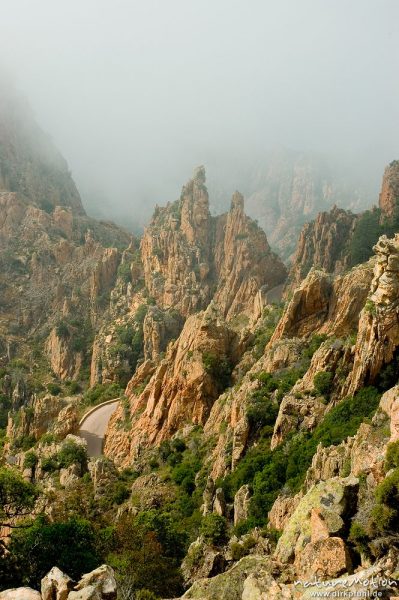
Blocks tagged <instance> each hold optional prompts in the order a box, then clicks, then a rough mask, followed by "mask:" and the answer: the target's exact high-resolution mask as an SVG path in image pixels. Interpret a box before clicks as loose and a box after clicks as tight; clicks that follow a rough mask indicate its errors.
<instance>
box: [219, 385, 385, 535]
mask: <svg viewBox="0 0 399 600" xmlns="http://www.w3.org/2000/svg"><path fill="white" fill-rule="evenodd" d="M379 399H380V393H379V392H378V390H377V389H376V388H373V387H369V388H364V389H362V390H361V391H360V392H358V393H357V394H356V395H355V396H353V397H352V396H351V397H349V398H346V399H345V400H343V401H342V402H340V403H339V404H338V405H337V406H336V407H334V408H332V409H331V410H330V411H329V412H328V413H327V414H326V416H325V417H324V419H323V420H322V422H321V423H320V424H319V425H318V426H317V427H316V429H315V430H314V431H313V432H304V433H301V434H297V435H291V436H289V438H288V439H286V441H285V442H284V443H282V444H281V445H280V446H278V447H277V448H276V449H275V450H270V430H266V435H264V434H263V435H261V438H260V440H259V442H258V444H257V445H256V446H254V447H252V448H251V449H250V450H249V451H248V452H247V454H246V455H245V457H244V458H243V459H242V460H241V461H240V463H239V464H238V465H237V467H236V469H235V471H234V472H233V473H231V474H230V475H228V476H227V477H226V478H225V479H224V480H223V481H221V482H220V485H222V487H223V489H224V490H225V494H226V496H227V497H228V498H229V499H232V498H233V496H234V494H235V493H236V492H237V490H238V489H239V488H240V487H241V486H242V485H244V484H249V485H250V487H251V489H252V491H253V496H252V499H251V506H250V519H249V522H248V524H247V526H248V528H250V527H252V526H254V525H263V524H265V522H266V519H267V513H268V511H269V510H270V509H271V507H272V505H273V502H274V500H275V499H276V497H277V495H278V493H279V492H281V490H282V489H283V488H284V489H285V490H286V491H287V492H288V491H290V492H291V493H295V492H297V491H298V490H299V489H300V487H301V485H302V483H303V481H304V478H305V475H306V471H307V469H308V468H309V466H310V464H311V461H312V457H313V455H314V453H315V451H316V448H317V446H318V444H319V443H321V444H322V445H323V446H330V445H337V444H339V443H341V442H342V441H343V440H344V439H345V438H346V437H347V436H349V435H354V434H355V433H356V431H357V429H358V428H359V425H360V423H361V422H362V421H363V420H364V419H365V418H367V417H370V416H372V415H373V413H374V412H375V410H376V408H377V406H378V402H379Z"/></svg>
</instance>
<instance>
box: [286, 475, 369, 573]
mask: <svg viewBox="0 0 399 600" xmlns="http://www.w3.org/2000/svg"><path fill="white" fill-rule="evenodd" d="M358 485H359V480H358V479H357V478H355V477H346V478H344V479H343V478H339V477H334V478H332V479H329V480H328V481H321V482H320V483H318V484H317V485H314V486H313V487H312V488H311V489H310V490H309V491H308V493H307V494H306V495H305V496H304V497H303V498H302V499H301V500H300V502H299V504H298V506H297V508H296V509H295V511H294V513H293V515H292V517H291V518H290V519H289V521H288V522H287V523H286V526H285V528H284V532H283V534H282V536H281V538H280V539H279V541H278V544H277V548H276V553H275V555H276V558H277V560H279V561H281V562H283V563H287V562H291V561H293V560H294V558H295V557H296V556H297V555H298V554H300V553H301V552H302V551H303V549H304V547H305V546H306V545H307V544H308V543H309V542H310V541H311V538H312V519H311V515H312V510H313V509H316V510H317V511H318V512H317V516H318V517H320V519H322V520H323V521H324V523H323V529H324V527H325V529H324V533H323V535H327V532H328V535H330V536H335V535H339V533H340V531H341V530H342V527H343V524H344V521H343V519H344V518H345V519H346V518H349V517H350V515H351V514H352V513H353V512H354V510H355V507H356V497H357V491H358ZM315 520H316V518H315V517H314V518H313V523H315ZM319 524H320V521H319ZM320 527H321V525H320ZM315 529H316V528H315V526H314V528H313V535H314V537H315V538H317V537H320V536H318V535H317V532H316V530H315ZM319 533H320V532H319Z"/></svg>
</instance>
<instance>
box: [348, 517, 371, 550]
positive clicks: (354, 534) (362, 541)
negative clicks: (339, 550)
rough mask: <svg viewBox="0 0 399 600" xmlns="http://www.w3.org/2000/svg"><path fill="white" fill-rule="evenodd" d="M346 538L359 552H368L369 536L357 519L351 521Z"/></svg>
mask: <svg viewBox="0 0 399 600" xmlns="http://www.w3.org/2000/svg"><path fill="white" fill-rule="evenodd" d="M348 539H349V540H350V541H351V542H352V543H353V544H354V546H355V548H356V550H357V551H358V552H359V553H361V554H369V547H368V544H369V541H370V538H369V536H368V535H367V532H366V531H365V529H364V528H363V526H362V525H361V524H360V523H358V522H357V521H353V522H352V524H351V528H350V532H349V538H348Z"/></svg>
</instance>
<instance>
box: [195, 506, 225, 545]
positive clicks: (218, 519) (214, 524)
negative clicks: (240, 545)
mask: <svg viewBox="0 0 399 600" xmlns="http://www.w3.org/2000/svg"><path fill="white" fill-rule="evenodd" d="M201 534H202V535H203V536H204V538H205V540H206V541H207V542H208V543H210V544H214V545H219V544H224V543H225V541H226V539H227V521H226V519H225V517H222V516H220V515H217V514H215V513H210V514H209V515H206V516H205V517H204V518H203V519H202V523H201Z"/></svg>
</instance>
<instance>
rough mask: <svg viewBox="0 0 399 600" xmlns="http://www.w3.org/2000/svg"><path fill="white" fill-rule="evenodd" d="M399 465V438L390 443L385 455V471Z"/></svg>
mask: <svg viewBox="0 0 399 600" xmlns="http://www.w3.org/2000/svg"><path fill="white" fill-rule="evenodd" d="M397 467H399V440H398V441H397V442H391V443H390V444H388V447H387V452H386V455H385V471H389V470H390V469H396V468H397Z"/></svg>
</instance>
